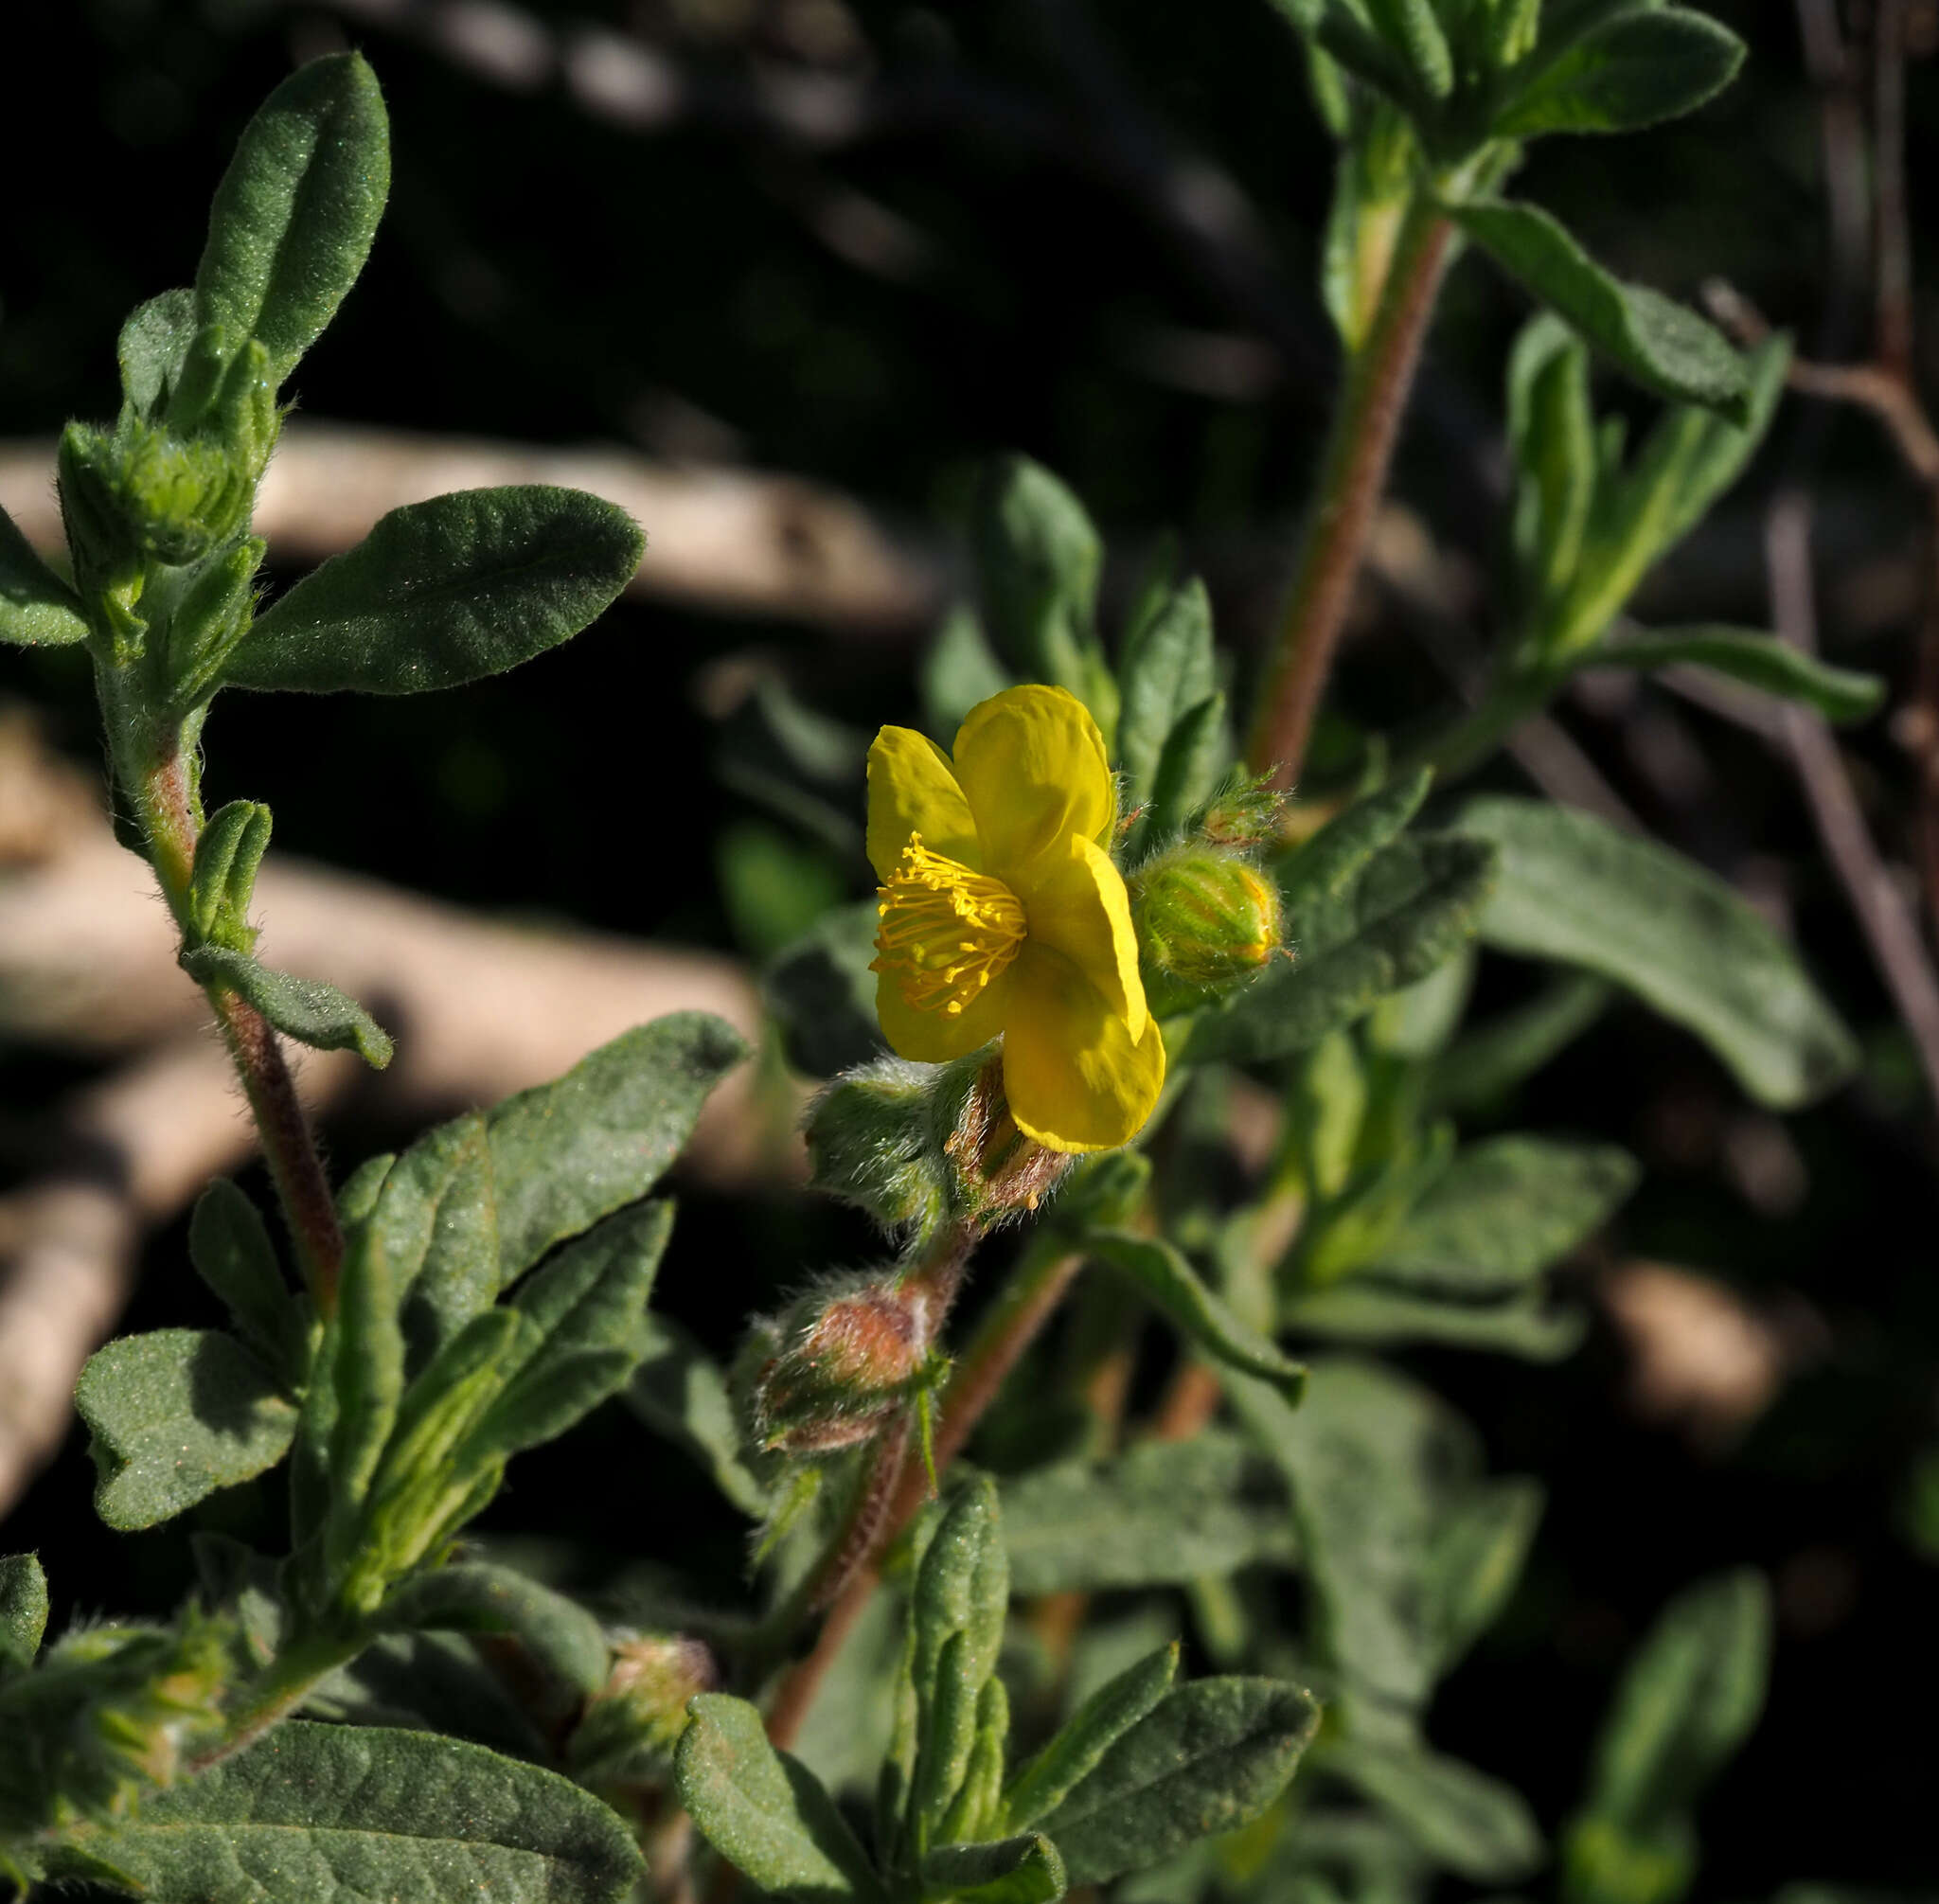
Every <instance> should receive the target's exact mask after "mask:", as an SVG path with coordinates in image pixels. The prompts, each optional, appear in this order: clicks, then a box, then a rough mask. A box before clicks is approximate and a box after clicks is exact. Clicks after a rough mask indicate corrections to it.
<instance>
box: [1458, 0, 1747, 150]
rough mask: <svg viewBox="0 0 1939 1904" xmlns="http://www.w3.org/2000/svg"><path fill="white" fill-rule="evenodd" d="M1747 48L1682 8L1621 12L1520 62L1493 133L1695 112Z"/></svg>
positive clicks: (1582, 127) (1527, 133) (1619, 123)
mask: <svg viewBox="0 0 1939 1904" xmlns="http://www.w3.org/2000/svg"><path fill="white" fill-rule="evenodd" d="M1743 60H1744V43H1743V42H1742V41H1741V40H1739V39H1738V38H1737V36H1736V35H1735V34H1734V33H1733V32H1731V31H1729V30H1728V29H1727V28H1726V27H1721V26H1719V25H1718V24H1717V21H1715V20H1713V19H1711V18H1710V17H1709V16H1708V15H1707V14H1703V13H1697V12H1693V11H1692V10H1691V9H1688V8H1685V7H1664V8H1661V9H1635V10H1632V11H1629V12H1625V13H1618V14H1616V15H1615V16H1614V17H1613V18H1611V19H1608V20H1603V21H1600V22H1598V23H1597V24H1596V25H1595V26H1593V27H1590V29H1589V30H1588V31H1587V32H1585V33H1582V34H1580V35H1579V36H1578V37H1576V38H1575V39H1574V40H1571V41H1569V42H1568V43H1567V44H1564V45H1563V46H1562V47H1561V48H1560V49H1559V50H1558V51H1557V52H1556V53H1554V54H1553V55H1551V56H1549V57H1547V58H1542V57H1540V56H1538V57H1537V58H1536V59H1535V60H1532V61H1530V62H1527V63H1526V64H1524V65H1523V66H1522V67H1521V69H1520V70H1519V71H1518V72H1517V73H1516V74H1515V76H1514V78H1513V80H1511V81H1510V84H1509V88H1508V91H1507V94H1506V97H1505V98H1504V99H1503V105H1502V109H1501V110H1500V111H1499V112H1498V113H1497V114H1496V115H1495V118H1494V123H1493V125H1492V127H1491V128H1490V130H1491V131H1492V133H1493V134H1494V136H1495V137H1496V138H1498V139H1529V138H1535V137H1538V136H1539V135H1540V134H1541V133H1629V132H1636V131H1638V130H1640V129H1641V128H1642V127H1644V126H1654V125H1659V124H1661V123H1662V122H1663V120H1664V119H1674V118H1680V117H1681V116H1682V115H1683V114H1685V113H1692V112H1695V111H1696V110H1697V108H1698V107H1699V106H1700V105H1702V104H1703V102H1704V101H1705V100H1706V99H1709V98H1714V97H1715V96H1716V95H1717V94H1718V93H1720V92H1722V91H1723V89H1724V88H1725V87H1726V86H1727V85H1729V84H1730V82H1731V80H1733V79H1734V78H1735V77H1736V71H1737V68H1738V67H1739V66H1740V65H1741V64H1742V63H1743Z"/></svg>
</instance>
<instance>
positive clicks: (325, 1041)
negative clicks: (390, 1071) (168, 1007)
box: [181, 945, 392, 1071]
mask: <svg viewBox="0 0 1939 1904" xmlns="http://www.w3.org/2000/svg"><path fill="white" fill-rule="evenodd" d="M181 965H182V970H184V971H186V972H187V974H188V976H189V977H190V978H192V979H193V980H194V981H195V982H196V983H197V984H198V985H219V986H222V987H225V988H227V989H228V990H230V991H233V992H234V993H235V994H236V996H237V997H238V998H240V1000H241V1001H242V1002H243V1003H244V1004H245V1005H254V1006H255V1007H256V1009H257V1010H258V1011H259V1012H260V1013H261V1014H262V1015H263V1017H264V1018H266V1019H268V1020H269V1022H270V1023H272V1024H273V1025H275V1026H276V1029H277V1030H278V1031H280V1032H282V1033H283V1034H284V1036H285V1037H288V1038H294V1040H295V1041H296V1042H297V1043H298V1044H307V1045H309V1046H310V1047H311V1049H312V1050H315V1051H354V1052H355V1053H356V1054H357V1056H358V1057H359V1058H361V1059H363V1060H364V1062H365V1064H368V1065H370V1066H371V1067H372V1068H373V1069H374V1070H378V1071H382V1069H383V1067H384V1066H385V1065H386V1064H388V1063H389V1062H390V1058H391V1050H392V1045H391V1041H390V1034H389V1033H388V1032H386V1031H385V1030H384V1028H383V1027H382V1025H381V1024H379V1023H378V1022H377V1021H376V1020H375V1019H374V1018H372V1017H371V1016H370V1014H369V1013H368V1012H367V1011H365V1009H364V1007H363V1006H362V1005H359V1004H358V1003H357V1001H356V1000H355V999H354V998H350V997H348V996H347V995H346V994H345V993H343V992H341V991H339V990H338V989H337V988H336V987H335V986H333V985H329V984H327V983H325V981H324V980H322V979H319V978H297V977H296V976H294V973H291V972H287V971H276V970H272V969H271V968H270V967H268V966H266V965H258V963H257V962H256V960H254V959H253V958H251V957H250V956H249V954H248V953H247V952H233V951H231V950H230V949H229V948H228V947H227V946H213V945H203V946H193V947H190V948H189V949H188V950H187V951H186V952H183V954H182V957H181Z"/></svg>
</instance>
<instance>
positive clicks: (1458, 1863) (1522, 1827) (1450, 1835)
mask: <svg viewBox="0 0 1939 1904" xmlns="http://www.w3.org/2000/svg"><path fill="white" fill-rule="evenodd" d="M1325 1763H1326V1770H1327V1771H1330V1772H1334V1773H1336V1774H1337V1775H1338V1776H1340V1777H1342V1778H1343V1779H1345V1780H1346V1781H1347V1782H1348V1783H1349V1784H1350V1785H1352V1786H1354V1787H1355V1788H1357V1789H1359V1790H1360V1791H1361V1792H1364V1793H1365V1794H1366V1796H1367V1797H1369V1798H1371V1799H1372V1800H1373V1801H1374V1803H1375V1804H1376V1805H1378V1806H1379V1807H1380V1809H1381V1810H1382V1811H1384V1812H1385V1813H1386V1814H1387V1816H1388V1817H1389V1818H1391V1819H1392V1820H1393V1821H1394V1822H1395V1824H1397V1825H1399V1826H1400V1828H1401V1829H1402V1830H1403V1831H1404V1832H1406V1834H1407V1835H1408V1836H1409V1837H1410V1838H1411V1839H1413V1840H1414V1842H1415V1843H1416V1844H1417V1845H1419V1847H1420V1848H1421V1849H1422V1850H1423V1851H1425V1852H1426V1853H1427V1854H1428V1856H1429V1857H1430V1858H1432V1860H1434V1862H1435V1863H1437V1864H1440V1865H1443V1866H1445V1867H1446V1868H1447V1869H1448V1870H1450V1871H1452V1872H1454V1873H1456V1874H1457V1875H1458V1876H1460V1877H1467V1878H1469V1879H1471V1880H1473V1881H1474V1882H1475V1883H1478V1884H1514V1883H1517V1882H1519V1881H1520V1880H1521V1878H1523V1877H1529V1876H1530V1875H1532V1874H1533V1873H1534V1872H1535V1871H1536V1870H1538V1869H1539V1866H1540V1864H1541V1861H1542V1842H1541V1832H1540V1830H1539V1827H1538V1826H1537V1824H1536V1822H1535V1818H1534V1815H1533V1814H1532V1813H1531V1812H1530V1810H1529V1808H1528V1806H1527V1805H1526V1804H1525V1803H1524V1802H1523V1800H1522V1798H1521V1793H1520V1792H1517V1791H1515V1790H1513V1789H1511V1788H1509V1787H1507V1786H1505V1785H1503V1784H1502V1783H1501V1782H1500V1780H1498V1779H1493V1778H1490V1777H1488V1776H1487V1774H1486V1773H1485V1772H1483V1771H1476V1770H1475V1768H1474V1767H1473V1766H1471V1765H1465V1764H1463V1763H1462V1762H1461V1760H1459V1759H1456V1758H1447V1757H1444V1756H1443V1755H1442V1754H1441V1753H1434V1752H1429V1751H1428V1750H1427V1749H1426V1748H1425V1747H1422V1746H1417V1745H1413V1746H1403V1745H1397V1744H1396V1745H1389V1744H1384V1743H1383V1744H1379V1745H1376V1744H1372V1743H1369V1742H1366V1741H1363V1740H1355V1739H1345V1740H1342V1741H1340V1742H1339V1743H1338V1744H1336V1745H1332V1746H1329V1747H1328V1749H1327V1752H1326V1760H1325Z"/></svg>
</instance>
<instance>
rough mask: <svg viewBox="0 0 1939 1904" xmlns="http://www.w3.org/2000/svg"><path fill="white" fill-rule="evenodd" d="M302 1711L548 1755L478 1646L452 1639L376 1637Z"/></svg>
mask: <svg viewBox="0 0 1939 1904" xmlns="http://www.w3.org/2000/svg"><path fill="white" fill-rule="evenodd" d="M301 1711H302V1713H303V1715H304V1716H305V1717H310V1718H322V1719H333V1720H336V1721H337V1722H338V1723H340V1724H346V1725H356V1726H397V1727H400V1728H402V1729H403V1730H404V1731H406V1732H435V1733H444V1734H447V1735H450V1736H452V1737H454V1738H461V1739H469V1740H471V1742H472V1743H473V1744H475V1745H483V1746H489V1747H490V1748H491V1750H492V1751H493V1752H502V1753H508V1754H509V1755H510V1756H511V1757H513V1758H527V1759H532V1760H534V1761H536V1762H539V1763H543V1761H544V1760H545V1759H547V1758H548V1757H550V1756H551V1755H552V1753H553V1750H554V1748H553V1745H552V1742H551V1741H550V1740H549V1739H547V1738H546V1737H545V1735H544V1734H543V1732H542V1731H541V1730H540V1728H539V1726H538V1724H537V1723H536V1721H535V1720H534V1719H533V1718H532V1717H531V1715H530V1714H529V1713H527V1712H526V1711H525V1708H524V1707H522V1706H521V1705H520V1704H519V1702H518V1700H517V1699H514V1698H513V1696H512V1695H511V1694H510V1693H509V1692H508V1691H507V1689H506V1685H505V1682H504V1681H502V1680H501V1679H500V1678H499V1677H498V1675H497V1674H496V1673H495V1672H493V1671H492V1670H491V1668H490V1667H489V1666H488V1665H487V1664H485V1662H484V1661H483V1660H482V1659H481V1658H480V1657H479V1655H478V1649H477V1647H476V1646H473V1645H472V1644H471V1641H470V1640H466V1639H460V1638H459V1637H458V1636H457V1635H455V1634H453V1633H383V1634H380V1635H379V1636H378V1637H377V1638H376V1639H374V1640H373V1641H372V1642H371V1644H370V1645H369V1646H365V1648H364V1650H363V1651H362V1652H361V1653H359V1654H358V1655H357V1657H356V1658H355V1659H354V1660H352V1661H351V1662H350V1663H349V1664H348V1665H346V1666H340V1667H339V1668H338V1669H337V1670H336V1671H335V1672H333V1673H330V1674H328V1675H327V1676H326V1677H325V1678H323V1679H321V1680H319V1681H318V1682H316V1685H315V1686H314V1687H313V1688H312V1689H311V1694H310V1696H309V1698H308V1699H305V1700H304V1701H303V1704H302V1707H301Z"/></svg>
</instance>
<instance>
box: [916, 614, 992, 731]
mask: <svg viewBox="0 0 1939 1904" xmlns="http://www.w3.org/2000/svg"><path fill="white" fill-rule="evenodd" d="M1015 682H1016V677H1015V676H1014V675H1012V674H1011V672H1010V671H1009V669H1008V668H1006V667H1005V666H1004V665H1003V663H1002V662H1000V661H999V660H998V659H997V658H996V651H995V649H992V648H991V647H990V645H989V640H988V637H987V635H985V633H984V632H983V624H982V623H981V622H980V621H978V620H977V618H976V612H975V610H974V609H972V608H970V606H969V604H968V603H966V602H958V603H957V604H956V605H955V607H953V608H952V609H951V610H950V612H949V614H946V615H944V617H943V624H942V627H941V628H939V629H938V630H937V631H936V637H935V640H934V642H932V643H931V644H930V648H929V651H928V653H926V654H925V655H924V656H923V657H922V665H921V667H920V668H919V669H918V670H917V680H916V685H917V688H918V689H919V690H920V692H921V695H922V724H923V728H924V730H925V732H927V733H928V734H930V735H931V736H932V737H933V738H934V740H935V741H936V743H937V745H939V746H942V747H948V746H949V745H950V743H951V742H952V740H953V739H954V738H956V729H957V728H959V727H960V726H962V724H963V717H964V716H965V715H967V714H968V713H969V712H970V709H971V708H972V707H974V706H975V705H976V704H977V703H978V702H980V701H987V700H988V699H989V698H990V696H991V695H993V694H1001V693H1002V692H1003V691H1004V689H1005V688H1006V687H1010V686H1013V685H1015Z"/></svg>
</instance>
